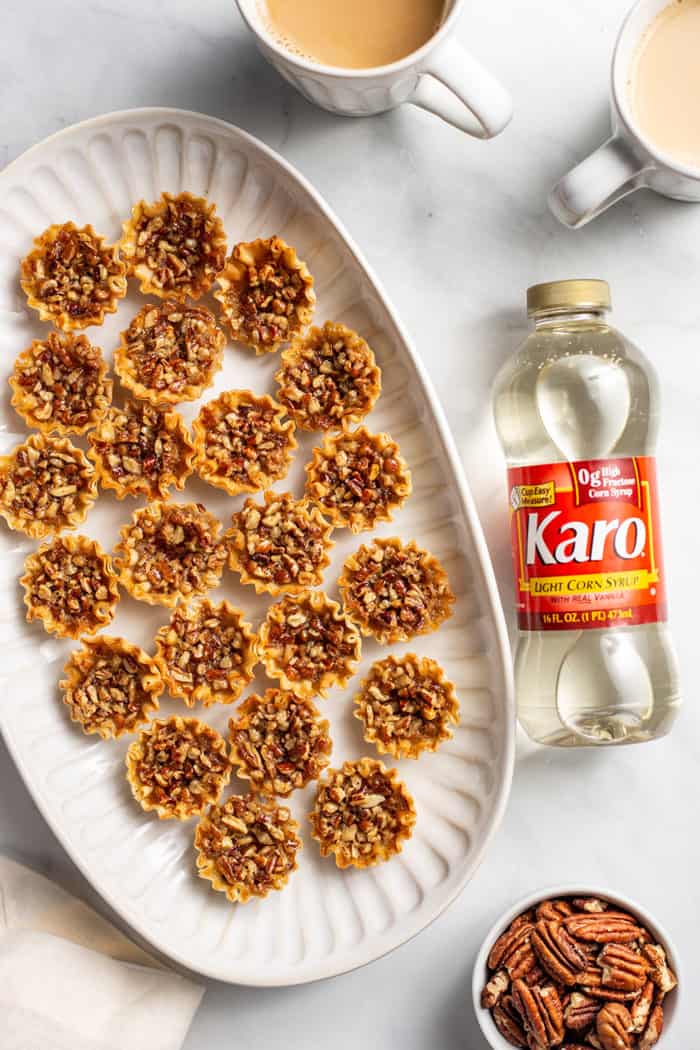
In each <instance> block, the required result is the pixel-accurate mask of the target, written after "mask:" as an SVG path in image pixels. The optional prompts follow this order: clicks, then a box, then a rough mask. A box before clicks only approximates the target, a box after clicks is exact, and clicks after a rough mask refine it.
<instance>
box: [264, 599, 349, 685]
mask: <svg viewBox="0 0 700 1050" xmlns="http://www.w3.org/2000/svg"><path fill="white" fill-rule="evenodd" d="M360 648H361V646H360V636H359V634H358V632H357V631H356V630H355V628H354V627H353V625H352V624H351V622H350V621H349V620H348V619H347V618H346V617H345V616H343V614H342V613H341V611H340V607H339V605H338V604H337V603H336V602H334V601H331V600H330V598H327V597H326V595H325V594H321V593H320V592H319V591H314V592H311V591H303V592H302V593H301V594H298V595H292V594H290V595H287V596H286V597H285V598H283V599H282V601H281V602H278V603H277V604H276V605H273V606H271V608H270V609H268V612H267V617H266V619H265V621H264V623H263V625H262V627H261V628H260V650H261V657H262V661H263V663H264V664H265V669H266V670H267V673H268V674H269V675H270V677H271V678H277V679H279V681H280V682H281V683H282V686H283V687H284V688H285V689H290V690H291V691H292V692H294V693H297V694H298V695H299V696H317V695H319V694H320V695H321V696H325V695H326V689H327V688H328V687H330V686H332V685H345V684H346V682H347V681H348V680H349V679H350V678H351V677H352V675H353V674H354V673H355V671H356V669H357V664H358V661H359V658H360Z"/></svg>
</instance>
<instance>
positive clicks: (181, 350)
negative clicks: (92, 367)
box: [114, 300, 226, 405]
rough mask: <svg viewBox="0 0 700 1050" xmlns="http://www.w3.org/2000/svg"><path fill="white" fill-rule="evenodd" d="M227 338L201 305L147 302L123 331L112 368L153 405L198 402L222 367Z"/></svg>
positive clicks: (126, 384) (138, 394) (169, 301)
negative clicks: (154, 303)
mask: <svg viewBox="0 0 700 1050" xmlns="http://www.w3.org/2000/svg"><path fill="white" fill-rule="evenodd" d="M225 342H226V337H225V336H224V333H223V332H222V331H221V329H220V328H219V326H218V325H217V323H216V321H215V320H214V318H213V316H212V315H211V314H210V313H209V311H208V310H205V309H204V307H202V306H183V305H182V304H181V303H178V302H174V301H171V300H168V301H166V302H164V303H161V304H160V305H158V306H156V305H153V304H151V303H148V304H147V305H146V306H144V307H143V309H141V310H139V312H138V313H137V314H136V317H135V318H134V319H133V321H132V322H131V324H130V325H129V327H128V328H127V330H126V331H125V332H122V334H121V342H120V344H119V346H118V347H117V349H116V351H115V354H114V369H115V371H116V373H117V375H118V376H119V378H120V379H121V381H122V383H123V384H124V386H126V387H128V388H129V389H130V390H131V391H133V393H134V395H135V396H136V397H142V398H144V399H145V400H146V401H150V402H151V404H154V405H158V404H161V405H163V404H169V405H176V404H177V403H178V402H179V401H196V399H197V398H198V397H201V395H202V393H203V392H204V390H206V388H207V387H208V386H211V384H212V382H213V380H214V375H215V374H216V373H217V372H218V371H219V369H220V368H221V359H222V356H223V349H224V344H225Z"/></svg>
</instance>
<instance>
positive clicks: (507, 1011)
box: [493, 995, 527, 1046]
mask: <svg viewBox="0 0 700 1050" xmlns="http://www.w3.org/2000/svg"><path fill="white" fill-rule="evenodd" d="M493 1023H494V1024H495V1025H496V1028H497V1029H498V1031H499V1032H500V1033H501V1035H502V1036H503V1038H504V1039H505V1041H506V1042H507V1043H510V1045H511V1046H527V1036H526V1035H525V1031H524V1029H523V1026H522V1023H521V1020H520V1015H519V1014H518V1011H517V1010H516V1008H515V1003H514V1002H513V997H512V996H510V995H506V996H504V997H503V999H502V1000H501V1002H500V1003H498V1005H497V1006H496V1007H495V1009H494V1011H493Z"/></svg>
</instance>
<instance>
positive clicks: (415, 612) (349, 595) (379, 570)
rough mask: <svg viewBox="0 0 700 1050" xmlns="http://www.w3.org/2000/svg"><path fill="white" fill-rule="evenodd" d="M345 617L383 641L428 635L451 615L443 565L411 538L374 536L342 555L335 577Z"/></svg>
mask: <svg viewBox="0 0 700 1050" xmlns="http://www.w3.org/2000/svg"><path fill="white" fill-rule="evenodd" d="M338 586H339V587H340V591H341V594H342V596H343V605H344V606H345V611H346V613H347V614H348V616H350V617H352V619H353V620H354V621H355V622H356V623H357V624H359V626H360V630H361V631H362V633H363V634H365V635H373V636H374V637H375V638H376V639H377V641H378V642H381V644H382V645H391V644H393V643H394V642H407V641H409V640H410V639H411V638H415V636H416V635H418V634H430V633H431V632H432V631H435V630H437V628H438V627H439V626H440V624H441V623H443V621H444V620H446V619H448V617H449V616H451V615H452V606H453V604H454V600H455V597H454V594H453V593H452V590H451V588H450V584H449V581H448V579H447V574H446V573H445V570H444V569H443V568H442V566H441V565H440V562H439V561H438V560H437V558H435V557H434V556H433V555H432V554H429V553H428V551H424V550H421V548H420V547H418V546H416V544H415V542H414V541H413V540H411V541H410V543H407V544H405V545H404V544H403V543H402V542H401V540H399V539H397V538H396V537H392V538H390V539H377V540H374V541H373V542H372V543H369V544H366V545H364V546H362V547H360V548H359V550H357V551H356V553H355V554H351V555H350V557H349V558H347V559H346V561H345V564H344V566H343V573H342V575H341V577H340V579H339V580H338Z"/></svg>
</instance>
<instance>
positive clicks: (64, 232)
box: [20, 222, 126, 330]
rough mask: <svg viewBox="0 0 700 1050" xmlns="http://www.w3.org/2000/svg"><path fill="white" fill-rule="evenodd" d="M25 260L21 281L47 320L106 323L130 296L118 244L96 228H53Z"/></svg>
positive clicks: (61, 324) (65, 324)
mask: <svg viewBox="0 0 700 1050" xmlns="http://www.w3.org/2000/svg"><path fill="white" fill-rule="evenodd" d="M34 243H35V245H36V248H35V249H34V251H32V252H30V253H29V255H28V256H27V257H26V258H25V259H23V260H22V264H21V276H20V283H21V285H22V288H23V290H24V292H25V294H26V296H27V301H28V303H29V305H30V306H31V307H33V308H34V309H35V310H38V311H39V316H40V317H41V319H42V321H52V322H53V323H54V324H55V325H56V326H57V327H58V328H63V329H66V330H69V329H73V328H87V326H88V325H92V324H101V323H102V321H103V320H104V315H105V313H113V312H114V311H115V310H116V305H117V300H118V299H121V298H122V297H123V296H124V295H125V294H126V267H125V265H124V263H123V262H122V261H121V260H120V259H119V256H118V253H117V248H116V247H115V246H112V245H108V244H105V242H104V238H102V237H99V236H98V235H97V234H96V233H95V231H94V230H93V228H92V226H83V227H82V229H78V227H77V226H75V224H74V223H72V222H66V223H63V225H61V226H49V228H48V229H47V230H45V231H44V233H42V235H41V236H40V237H37V239H36V240H35V241H34Z"/></svg>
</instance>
